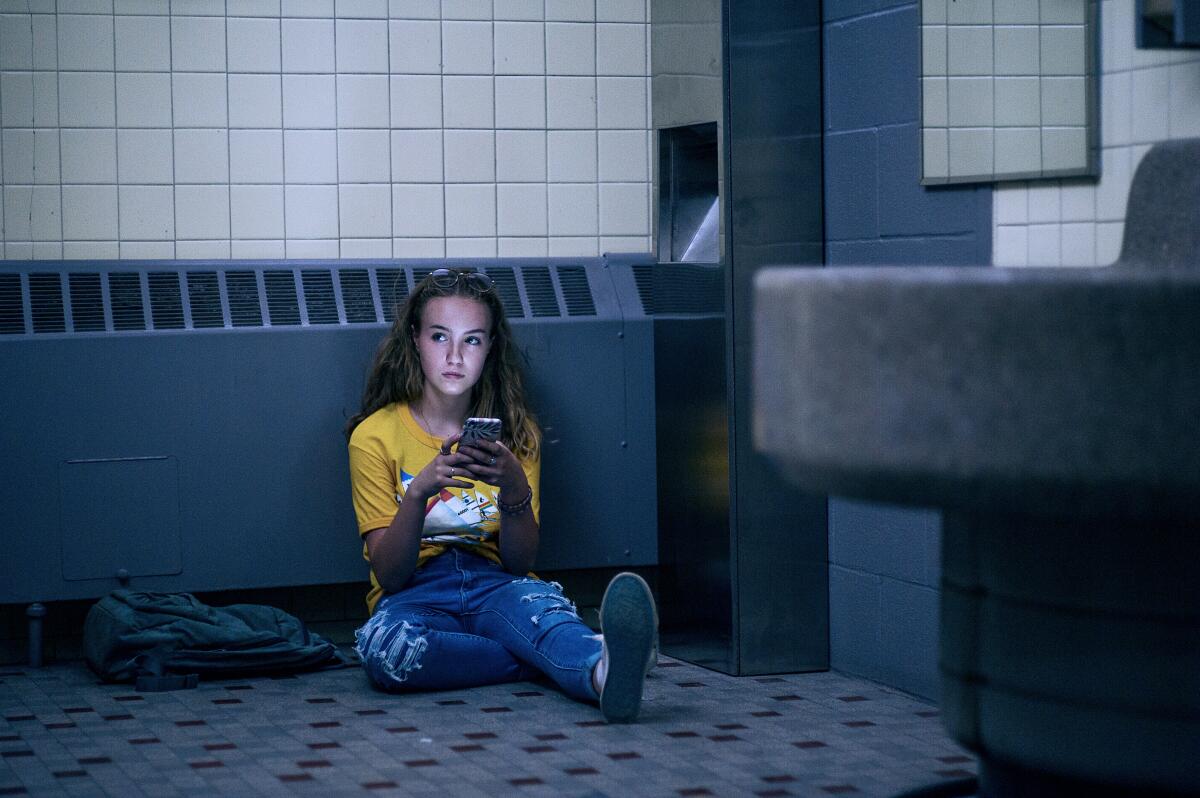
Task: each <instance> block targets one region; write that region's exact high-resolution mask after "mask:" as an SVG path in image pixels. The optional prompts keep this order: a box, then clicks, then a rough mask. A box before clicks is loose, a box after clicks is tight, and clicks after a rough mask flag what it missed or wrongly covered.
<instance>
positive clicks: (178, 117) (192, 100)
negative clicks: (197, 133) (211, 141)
mask: <svg viewBox="0 0 1200 798" xmlns="http://www.w3.org/2000/svg"><path fill="white" fill-rule="evenodd" d="M171 103H172V106H171V107H172V121H173V123H174V125H176V126H178V127H225V126H226V125H227V124H229V116H228V108H229V100H228V96H227V92H226V77H225V75H224V74H223V73H222V74H217V73H205V72H175V73H173V74H172V75H171ZM122 125H124V123H122Z"/></svg>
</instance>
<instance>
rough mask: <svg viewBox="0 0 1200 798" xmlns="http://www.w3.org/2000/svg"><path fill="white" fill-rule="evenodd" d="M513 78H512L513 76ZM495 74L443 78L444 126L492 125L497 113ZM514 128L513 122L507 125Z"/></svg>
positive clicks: (491, 126) (478, 126)
mask: <svg viewBox="0 0 1200 798" xmlns="http://www.w3.org/2000/svg"><path fill="white" fill-rule="evenodd" d="M510 80H511V78H510ZM493 81H494V78H492V77H490V76H489V77H474V76H471V77H467V76H461V75H447V76H445V77H443V78H442V126H443V127H446V128H474V129H484V128H493V127H494V126H495V124H496V116H495V113H494V110H493V103H494V100H495V96H494V91H495V87H494V85H493ZM505 126H506V127H511V126H512V125H505Z"/></svg>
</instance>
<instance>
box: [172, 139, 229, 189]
mask: <svg viewBox="0 0 1200 798" xmlns="http://www.w3.org/2000/svg"><path fill="white" fill-rule="evenodd" d="M187 182H209V184H212V182H229V134H228V132H227V131H223V130H184V128H179V130H175V184H176V185H178V184H187Z"/></svg>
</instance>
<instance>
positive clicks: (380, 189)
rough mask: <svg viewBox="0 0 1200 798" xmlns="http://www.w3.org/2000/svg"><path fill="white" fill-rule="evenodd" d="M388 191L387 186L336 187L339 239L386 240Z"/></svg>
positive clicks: (389, 223)
mask: <svg viewBox="0 0 1200 798" xmlns="http://www.w3.org/2000/svg"><path fill="white" fill-rule="evenodd" d="M391 191H392V190H391V186H390V185H389V184H387V183H363V184H358V185H352V186H347V185H343V186H339V187H338V213H339V214H340V219H341V222H340V230H341V235H342V237H343V238H381V239H390V238H391V235H392V202H391ZM389 248H390V247H389Z"/></svg>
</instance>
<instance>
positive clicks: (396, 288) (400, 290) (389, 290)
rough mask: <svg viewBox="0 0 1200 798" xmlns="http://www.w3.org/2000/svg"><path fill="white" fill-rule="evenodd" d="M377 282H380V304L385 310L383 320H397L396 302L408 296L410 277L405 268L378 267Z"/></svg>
mask: <svg viewBox="0 0 1200 798" xmlns="http://www.w3.org/2000/svg"><path fill="white" fill-rule="evenodd" d="M375 282H377V283H378V284H379V304H380V305H381V307H382V310H383V320H384V321H386V322H387V323H389V324H391V323H392V322H393V321H395V320H396V319H395V315H394V311H395V310H396V303H397V302H403V301H404V300H405V299H407V298H408V278H407V277H406V276H405V274H404V269H376V270H375Z"/></svg>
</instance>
